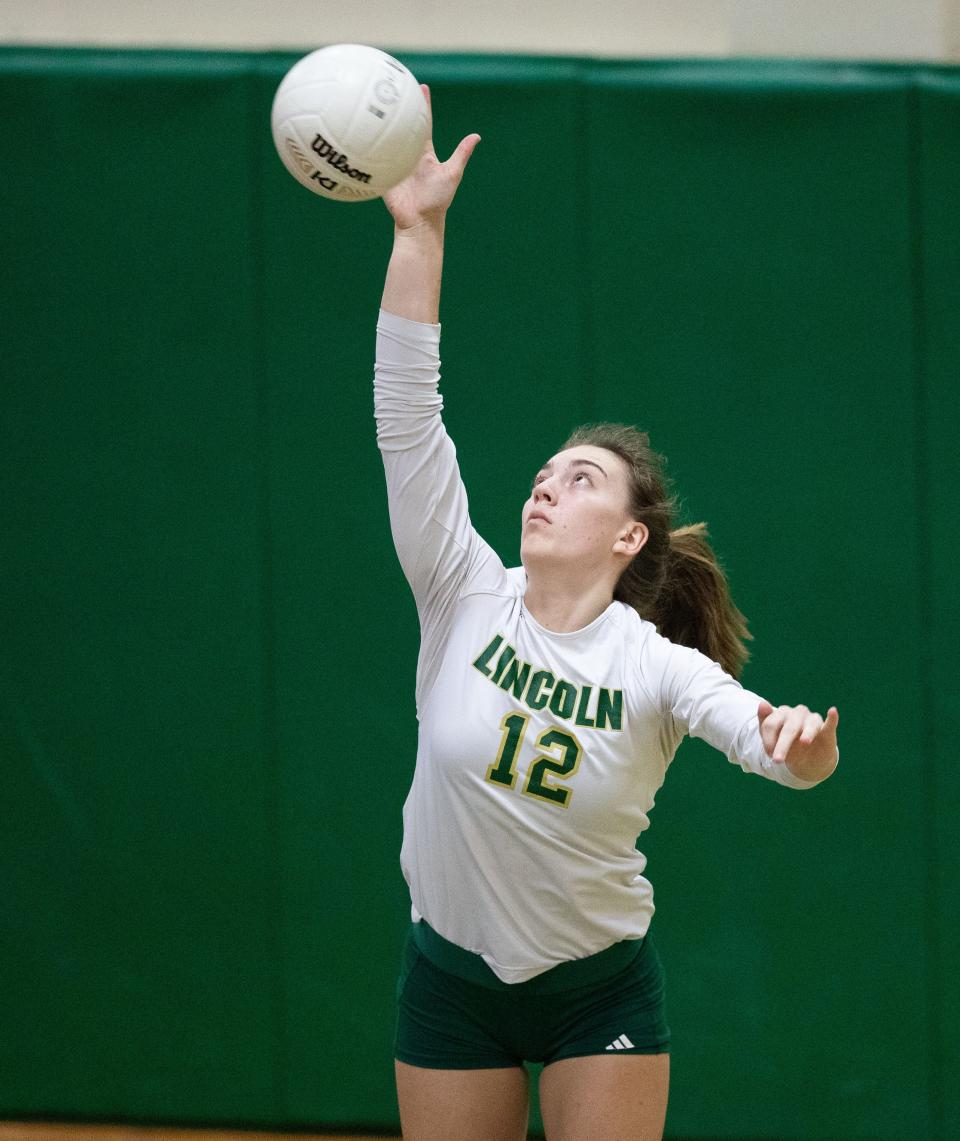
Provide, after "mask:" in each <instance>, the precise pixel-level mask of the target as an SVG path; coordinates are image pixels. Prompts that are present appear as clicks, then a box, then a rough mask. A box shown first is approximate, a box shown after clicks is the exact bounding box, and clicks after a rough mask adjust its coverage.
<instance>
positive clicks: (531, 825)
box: [375, 313, 811, 983]
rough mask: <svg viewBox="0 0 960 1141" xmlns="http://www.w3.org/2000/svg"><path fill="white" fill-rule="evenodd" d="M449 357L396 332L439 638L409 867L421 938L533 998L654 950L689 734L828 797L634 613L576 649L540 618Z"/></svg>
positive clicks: (399, 392)
mask: <svg viewBox="0 0 960 1141" xmlns="http://www.w3.org/2000/svg"><path fill="white" fill-rule="evenodd" d="M439 337H440V327H439V326H438V325H425V324H420V323H418V322H414V321H408V320H405V319H403V318H400V317H396V316H394V315H392V314H388V313H381V314H380V321H379V325H378V336H377V365H376V380H375V406H376V416H377V441H378V444H379V446H380V449H381V453H382V456H383V462H384V467H385V469H386V479H387V491H388V497H389V506H390V520H391V529H392V532H393V538H394V543H395V545H396V549H397V554H398V556H399V558H400V563H401V565H402V567H403V571H404V574H405V575H406V577H407V580H408V581H409V583H410V586H411V588H412V590H413V594H414V598H415V599H416V604H417V611H418V614H419V618H420V632H421V644H420V655H419V660H418V665H417V680H416V704H417V717H418V721H419V743H418V748H417V760H416V768H415V771H414V776H413V782H412V786H411V788H410V792H409V795H408V796H407V800H406V803H405V805H404V810H403V824H404V837H403V846H402V852H401V865H402V868H403V873H404V876H405V878H406V881H407V883H408V885H409V887H410V894H411V900H412V914H413V918H414V920H417V919H420V918H421V917H422V918H424V919H426V921H427V922H428V923H429V924H430V926H431V927H432V928H433V929H434V930H435V931H437V932H438V933H439V934H440V935H442V936H444V937H445V938H446V939H448V940H450V941H451V942H453V943H456V944H457V945H458V946H460V947H463V948H465V949H466V950H468V951H472V952H474V953H476V954H479V955H481V956H482V957H483V959H484V961H485V962H486V963H487V965H488V966H489V967H490V968H491V969H492V970H493V972H494V973H495V974H496V975H497V976H498V978H500V979H502V980H503V981H504V982H510V983H516V982H524V981H525V980H527V979H530V978H533V977H535V976H536V975H538V974H541V973H542V972H544V971H546V970H549V969H550V968H551V967H554V966H556V965H558V964H559V963H562V962H566V961H568V960H572V959H580V958H584V957H585V956H588V955H592V954H595V953H597V952H599V951H602V950H604V949H606V948H607V947H609V946H611V945H612V944H613V943H616V942H618V941H620V940H623V939H638V938H641V937H642V936H643V935H644V934H645V932H646V930H647V927H648V926H649V923H650V919H651V916H652V915H653V891H652V888H651V886H650V883H649V882H648V881H647V880H646V879H645V878H644V875H643V872H644V867H645V864H646V859H645V857H644V856H643V854H642V853H641V852H639V851H638V850H637V848H636V841H637V837H638V836H639V835H640V834H641V833H642V832H643V831H644V829H646V828H647V826H648V824H649V819H648V813H649V811H650V809H651V808H652V807H653V803H654V797H655V795H656V793H657V790H658V789H659V788H660V786H661V784H662V783H663V780H664V776H665V774H666V770H667V766H668V765H669V764H670V761H671V760H672V759H673V756H674V753H675V752H676V750H677V747H678V745H679V743H680V741H681V740H682V738H683V736H684V735H685V734H689V735H691V736H695V737H702V738H703V739H705V740H706V741H708V742H709V743H710V744H711V745H713V746H714V747H715V748H717V749H719V750H720V751H721V752H722V753H724V754H725V755H726V756H727V758H728V759H729V760H730V761H732V762H733V763H735V764H738V765H740V766H741V767H742V768H743V769H744V770H745V771H748V772H754V773H759V774H760V775H761V776H765V777H768V778H770V779H772V780H775V781H778V782H779V783H780V784H785V785H789V786H790V787H793V788H809V787H811V784H810V782H807V781H801V780H798V779H797V778H795V777H794V776H793V775H792V774H791V773H790V771H789V770H788V769H787V767H786V766H785V765H783V764H776V765H775V764H774V763H773V762H772V761H771V760H770V758H769V757H768V756H767V755H766V752H765V751H764V749H763V745H762V743H761V740H760V734H759V729H758V724H757V706H758V704H759V701H760V698H759V697H758V696H757V695H756V694H754V693H751V692H749V691H748V690H745V689H743V688H742V686H741V685H740V684H739V683H738V682H737V681H736V680H734V679H733V678H732V677H730V676H729V675H728V674H726V673H725V672H724V671H723V670H722V669H721V668H720V666H719V665H717V664H716V663H715V662H713V661H711V660H710V659H709V658H707V657H705V656H704V655H703V654H700V653H698V652H697V651H695V650H691V649H687V648H686V647H683V646H678V645H675V644H674V643H672V642H670V641H668V640H667V639H666V638H663V637H661V636H660V635H659V634H658V633H657V630H656V628H655V627H654V626H653V625H651V624H650V623H649V622H646V621H644V620H643V619H642V618H640V616H639V615H638V614H637V612H636V611H635V610H633V609H632V607H629V606H627V605H625V604H624V603H620V602H612V603H611V604H610V605H609V606H608V607H607V609H606V610H605V611H604V612H603V613H602V614H601V615H600V616H599V617H598V618H597V619H595V620H594V621H593V622H591V623H590V625H589V626H586V627H584V628H583V629H582V630H577V631H575V632H573V633H563V634H558V633H554V632H552V631H550V630H547V629H545V628H544V627H543V626H541V625H539V624H538V623H537V622H536V620H535V619H534V618H533V617H532V616H531V614H530V613H529V612H528V611H527V610H526V609H525V607H524V602H523V595H524V589H525V576H524V572H523V569H522V568H516V569H511V570H508V569H506V568H505V567H504V565H503V563H502V562H501V560H500V559H499V558H498V557H497V555H496V554H495V553H494V551H493V550H492V549H491V548H490V547H489V546H488V545H487V543H485V542H484V540H483V539H482V538H481V537H480V536H479V535H478V534H477V532H476V531H475V530H474V529H473V526H472V525H471V522H470V516H469V512H468V508H467V496H466V492H465V490H464V487H463V484H462V482H461V479H460V474H459V469H458V467H457V459H456V452H455V449H454V446H453V444H452V442H451V441H450V439H449V437H448V436H447V433H446V431H445V429H444V426H443V422H442V419H441V410H442V400H441V397H440V395H439V391H438V386H439V367H440V362H439V356H438V353H439ZM518 508H519V505H518ZM518 514H519V510H518Z"/></svg>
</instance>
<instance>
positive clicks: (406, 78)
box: [270, 44, 427, 202]
mask: <svg viewBox="0 0 960 1141" xmlns="http://www.w3.org/2000/svg"><path fill="white" fill-rule="evenodd" d="M270 121H271V126H272V127H273V141H274V144H275V145H276V148H277V153H278V154H279V155H280V158H281V159H282V160H283V165H284V166H285V167H286V168H287V170H289V171H290V173H291V174H292V175H293V177H294V178H295V179H296V180H297V182H300V183H302V184H303V185H304V186H306V187H307V189H309V190H312V191H313V192H314V193H315V194H322V195H323V197H324V198H335V199H337V200H338V201H340V202H363V201H365V200H367V199H370V198H379V197H380V195H381V194H383V192H384V191H385V190H389V189H390V188H391V187H392V186H396V184H397V183H398V182H402V181H403V179H405V178H406V177H407V175H408V174H410V172H411V171H412V170H413V168H414V167H415V166H416V165H417V161H418V160H419V158H420V156H421V155H422V154H423V148H424V145H425V143H426V141H427V101H426V99H425V98H424V95H423V92H422V91H421V90H420V85H419V84H418V83H417V81H416V79H415V78H414V77H413V75H412V74H411V72H410V71H408V69H407V68H405V67H404V66H403V64H402V63H400V62H399V61H398V60H395V59H394V58H393V56H390V55H387V53H386V52H383V51H380V50H379V48H371V47H366V46H365V45H363V44H333V45H332V46H330V47H326V48H320V49H319V50H318V51H315V52H311V53H310V54H309V55H306V56H304V57H303V59H301V60H299V61H298V62H297V63H295V64H294V65H293V67H291V68H290V70H289V71H288V72H287V74H286V75H285V76H284V77H283V79H282V81H281V83H280V86H279V87H278V88H277V93H276V95H275V96H274V99H273V110H272V112H271V116H270Z"/></svg>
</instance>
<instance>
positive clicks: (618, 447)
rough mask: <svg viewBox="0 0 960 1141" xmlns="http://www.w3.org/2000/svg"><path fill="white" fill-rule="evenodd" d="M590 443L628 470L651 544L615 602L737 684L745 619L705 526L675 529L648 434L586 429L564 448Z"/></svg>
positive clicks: (624, 578)
mask: <svg viewBox="0 0 960 1141" xmlns="http://www.w3.org/2000/svg"><path fill="white" fill-rule="evenodd" d="M581 444H590V445H592V446H593V447H597V448H606V449H607V451H610V452H613V453H615V454H616V455H618V456H619V457H620V458H621V459H622V460H623V461H624V463H626V465H627V467H628V468H629V470H630V510H631V514H632V517H633V518H634V519H635V520H637V522H640V523H643V524H645V525H646V527H647V529H648V531H649V532H650V537H649V538H648V539H647V541H646V543H645V544H644V546H643V547H642V549H641V550H640V552H639V554H637V555H636V556H635V557H634V559H633V560H632V562H631V563H630V565H629V566H628V567H627V569H626V570H625V571H624V572H623V574H622V575H621V576H620V580H619V581H618V582H617V585H616V587H615V589H614V594H613V596H614V598H615V599H617V600H618V601H619V602H626V603H628V604H629V605H630V606H632V607H633V608H634V609H635V610H636V611H637V612H638V613H639V614H640V616H641V617H642V618H646V619H647V620H648V621H650V622H653V623H654V625H655V626H656V627H657V629H658V630H659V631H660V633H661V634H663V636H664V637H665V638H669V639H670V641H671V642H678V643H679V644H680V645H682V646H691V647H693V648H694V649H696V650H700V651H701V653H704V654H706V655H707V657H709V658H712V659H713V660H714V661H715V662H719V663H720V665H721V666H723V668H724V669H725V670H726V671H727V673H729V674H732V675H733V676H734V677H739V676H740V673H741V671H742V670H743V667H744V664H745V663H746V661H747V658H748V657H749V656H750V655H749V652H748V650H747V647H746V646H745V645H744V642H745V641H746V640H747V639H748V638H750V632H749V630H748V629H747V620H746V619H745V618H744V616H743V615H742V614H741V613H740V611H739V610H738V609H737V607H736V606H735V605H734V602H733V599H732V598H731V597H730V590H729V587H728V586H727V580H726V577H725V575H724V573H723V568H722V567H721V566H720V563H719V562H718V560H717V557H716V555H715V554H714V552H713V548H712V547H711V546H710V544H709V542H708V541H707V525H706V524H705V523H694V524H692V525H691V526H687V527H678V528H676V529H675V530H673V529H672V525H673V521H674V513H675V511H676V506H677V505H676V500H675V498H674V497H673V496H672V495H671V494H670V491H669V481H668V480H667V477H666V475H665V473H664V465H665V463H666V461H665V460H664V458H663V457H662V456H659V455H657V453H656V452H654V451H653V450H652V449H651V447H650V440H649V437H648V436H647V434H646V432H641V431H639V430H638V429H637V428H633V427H630V426H628V425H625V424H585V425H583V426H582V427H580V428H577V429H576V431H575V432H574V433H573V434H572V435H571V436H570V438H569V439H568V440H567V442H566V443H565V444H564V445H563V449H561V450H564V449H566V448H573V447H576V446H578V445H581Z"/></svg>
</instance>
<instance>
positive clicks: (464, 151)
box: [381, 84, 480, 325]
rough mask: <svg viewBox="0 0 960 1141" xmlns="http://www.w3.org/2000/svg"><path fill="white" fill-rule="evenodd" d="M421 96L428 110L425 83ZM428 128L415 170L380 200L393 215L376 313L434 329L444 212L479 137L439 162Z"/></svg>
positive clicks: (464, 142)
mask: <svg viewBox="0 0 960 1141" xmlns="http://www.w3.org/2000/svg"><path fill="white" fill-rule="evenodd" d="M423 93H424V95H425V96H426V98H427V109H428V111H429V109H430V91H429V88H427V86H426V85H425V84H424V85H423ZM430 125H431V132H430V136H428V141H427V145H426V148H425V150H424V152H423V157H422V158H421V159H420V162H419V163H418V165H417V168H416V169H415V170H414V172H413V174H411V175H410V177H409V178H407V179H404V181H403V182H401V183H400V184H399V186H395V187H394V188H393V190H390V191H388V192H387V193H386V194H384V196H383V201H384V203H385V205H386V207H387V209H388V210H389V211H390V213H391V215H392V216H393V221H394V236H393V253H392V254H391V256H390V265H389V267H388V268H387V280H386V282H385V284H384V287H383V300H382V302H381V308H382V309H383V310H384V311H385V312H387V313H393V314H394V316H396V317H406V318H407V319H408V320H410V321H422V322H423V323H425V324H429V325H436V324H437V323H438V322H439V320H440V277H441V272H442V269H443V236H444V225H445V222H446V217H447V210H448V209H449V207H450V203H451V202H452V201H453V196H454V195H455V194H456V192H457V187H458V186H459V185H460V180H461V178H462V177H463V172H464V168H465V167H466V165H467V160H468V159H469V158H470V156H471V154H473V149H474V147H475V146H476V145H477V143H478V142H479V141H480V136H479V135H475V134H474V135H467V136H466V138H464V139H462V140H461V142H460V144H459V146H458V147H457V149H456V150H455V151H454V152H453V154H452V155H451V156H450V158H449V159H447V161H446V162H440V160H439V159H438V158H437V152H436V151H435V150H434V149H433V140H432V121H431V124H430Z"/></svg>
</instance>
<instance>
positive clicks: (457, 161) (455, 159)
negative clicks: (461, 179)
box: [447, 134, 480, 175]
mask: <svg viewBox="0 0 960 1141" xmlns="http://www.w3.org/2000/svg"><path fill="white" fill-rule="evenodd" d="M479 142H480V136H479V135H476V134H474V135H467V137H466V138H465V139H461V140H460V142H459V143H458V144H457V149H456V150H455V151H454V152H453V154H452V155H451V156H450V157H449V158H448V159H447V165H449V166H451V167H452V168H453V170H454V171H455V172H456V173H457V174H458V175H462V174H463V172H464V169H465V168H466V165H467V163H468V161H469V160H470V156H471V155H472V154H473V152H474V150H476V146H477V143H479Z"/></svg>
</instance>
